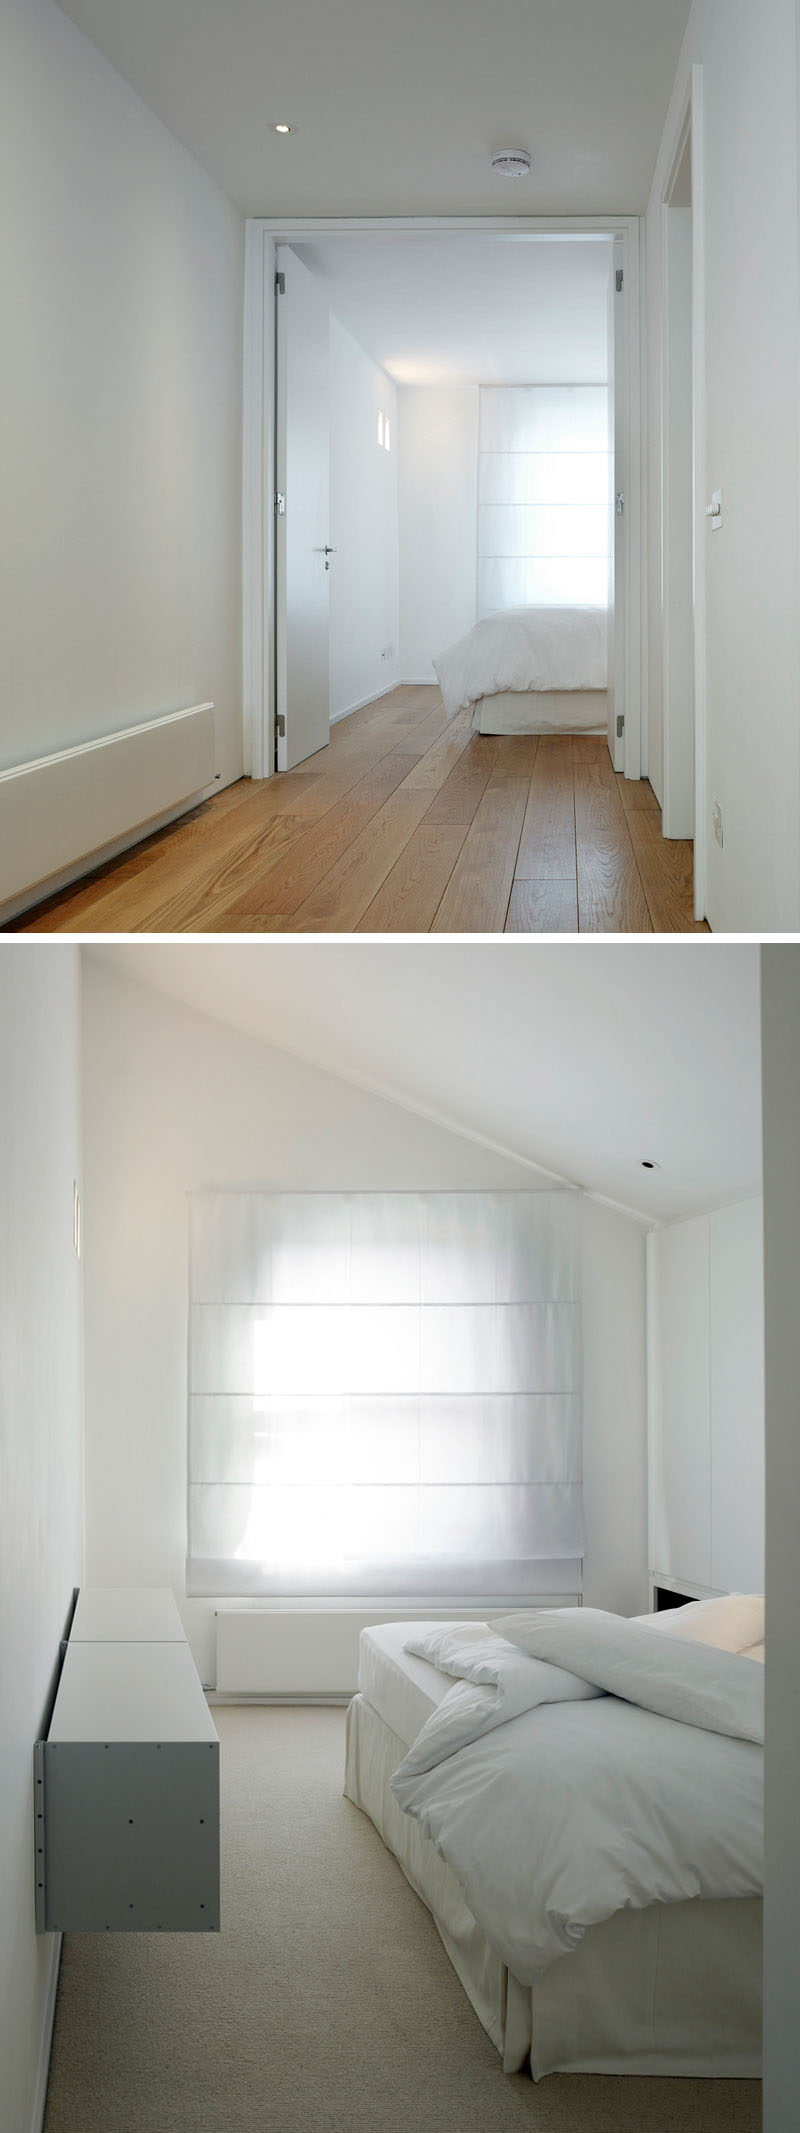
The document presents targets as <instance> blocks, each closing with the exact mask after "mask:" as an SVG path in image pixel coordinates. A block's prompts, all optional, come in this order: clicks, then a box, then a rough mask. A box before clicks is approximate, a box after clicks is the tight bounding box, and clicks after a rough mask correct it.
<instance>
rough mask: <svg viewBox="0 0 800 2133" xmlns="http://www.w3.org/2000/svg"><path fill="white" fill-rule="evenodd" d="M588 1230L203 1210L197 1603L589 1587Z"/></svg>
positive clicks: (466, 1197) (458, 1211) (493, 1197)
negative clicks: (585, 1459) (583, 1573)
mask: <svg viewBox="0 0 800 2133" xmlns="http://www.w3.org/2000/svg"><path fill="white" fill-rule="evenodd" d="M579 1213H580V1206H579V1200H578V1198H577V1196H576V1195H575V1194H571V1193H567V1192H542V1193H536V1192H534V1193H514V1192H508V1193H415V1192H408V1193H402V1192H401V1193H397V1192H389V1193H358V1192H356V1193H320V1194H315V1193H277V1194H272V1193H198V1194H192V1195H190V1328H189V1561H188V1573H187V1591H188V1592H189V1593H212V1594H215V1595H231V1594H236V1593H240V1594H248V1593H250V1594H269V1595H275V1596H284V1595H285V1596H290V1595H294V1596H306V1597H315V1596H316V1597H326V1598H332V1597H335V1596H336V1595H341V1596H349V1595H353V1596H356V1595H358V1594H369V1595H370V1596H371V1597H376V1596H378V1595H381V1596H383V1597H389V1596H392V1595H398V1594H402V1595H404V1596H407V1597H411V1596H413V1595H415V1594H420V1595H421V1594H424V1595H426V1596H428V1595H429V1596H433V1595H435V1594H436V1593H437V1592H438V1593H442V1594H445V1593H446V1594H447V1595H449V1596H450V1597H457V1596H461V1595H463V1596H464V1597H467V1596H468V1595H481V1596H483V1595H487V1594H489V1593H497V1594H502V1595H504V1596H511V1595H516V1594H526V1593H529V1592H537V1593H540V1592H559V1591H570V1592H575V1591H579V1590H580V1558H581V1556H582V1553H583V1537H582V1510H581V1324H580V1284H579V1267H580V1254H579V1227H578V1226H579Z"/></svg>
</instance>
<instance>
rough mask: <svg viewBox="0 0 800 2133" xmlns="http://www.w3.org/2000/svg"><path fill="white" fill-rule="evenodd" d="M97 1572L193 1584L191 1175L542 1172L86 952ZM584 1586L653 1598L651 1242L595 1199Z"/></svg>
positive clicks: (196, 1603) (282, 1183)
mask: <svg viewBox="0 0 800 2133" xmlns="http://www.w3.org/2000/svg"><path fill="white" fill-rule="evenodd" d="M84 1001H85V1017H84V1057H85V1078H84V1121H85V1142H86V1158H85V1160H86V1204H85V1216H84V1235H85V1254H84V1256H85V1279H86V1295H85V1311H86V1469H87V1513H86V1516H87V1542H86V1545H87V1564H86V1575H87V1581H88V1582H90V1583H95V1584H104V1583H109V1584H125V1583H131V1584H134V1585H135V1584H167V1585H170V1586H172V1587H173V1589H174V1591H175V1593H176V1596H177V1597H178V1599H179V1601H180V1602H181V1605H182V1611H183V1614H184V1619H185V1622H186V1626H187V1630H188V1633H189V1635H190V1638H191V1640H192V1646H193V1649H194V1652H195V1656H196V1658H197V1661H198V1664H199V1666H200V1669H201V1672H202V1676H203V1679H204V1680H205V1681H211V1680H213V1678H214V1617H213V1603H212V1602H210V1601H207V1600H193V1601H190V1602H187V1601H186V1600H185V1598H184V1589H185V1576H184V1570H185V1548H186V1309H187V1217H186V1193H187V1191H188V1190H189V1189H191V1188H195V1187H200V1186H231V1187H234V1186H238V1187H247V1186H252V1185H253V1184H256V1183H257V1184H260V1185H263V1186H266V1187H270V1188H273V1189H283V1190H286V1189H289V1190H292V1189H296V1190H298V1191H301V1190H304V1189H305V1190H307V1189H309V1188H311V1187H316V1188H320V1189H322V1190H325V1189H337V1188H347V1187H362V1188H369V1187H383V1188H391V1187H393V1186H394V1187H401V1186H406V1187H408V1186H414V1185H419V1186H426V1187H428V1188H437V1187H439V1188H441V1189H443V1190H444V1189H452V1188H458V1187H461V1188H473V1189H479V1188H492V1187H508V1188H512V1189H513V1188H514V1187H515V1186H517V1187H520V1188H524V1189H530V1187H531V1183H532V1180H533V1179H534V1174H533V1173H531V1171H530V1170H528V1169H527V1168H525V1167H524V1166H522V1165H517V1164H516V1163H514V1162H511V1161H508V1160H506V1159H504V1158H501V1157H499V1156H497V1155H494V1154H492V1153H491V1152H490V1151H488V1150H484V1149H482V1148H481V1147H479V1146H477V1145H476V1144H475V1143H474V1142H471V1141H468V1140H466V1139H463V1138H461V1137H460V1136H459V1135H458V1134H457V1133H453V1132H450V1131H448V1130H447V1129H445V1128H442V1127H440V1126H436V1125H432V1124H430V1123H428V1122H427V1121H426V1120H423V1119H421V1118H419V1117H417V1116H415V1115H414V1114H413V1113H410V1112H407V1111H405V1110H403V1109H401V1108H400V1107H399V1106H398V1105H396V1104H391V1103H387V1102H385V1101H384V1100H382V1099H380V1098H378V1097H372V1096H369V1095H366V1094H365V1093H364V1092H363V1091H361V1090H358V1089H355V1088H353V1087H352V1086H351V1085H350V1084H349V1083H346V1082H344V1081H341V1080H339V1079H337V1078H336V1077H334V1076H332V1075H330V1074H325V1073H323V1072H321V1071H318V1070H317V1069H315V1068H312V1067H309V1066H306V1065H304V1064H303V1063H302V1062H301V1061H299V1060H297V1059H294V1058H292V1057H290V1056H289V1055H287V1054H283V1053H281V1052H278V1051H274V1050H271V1049H269V1048H267V1047H266V1046H262V1045H260V1044H258V1043H256V1042H254V1041H253V1040H252V1039H250V1038H247V1037H243V1036H240V1035H238V1034H237V1033H235V1032H233V1031H231V1030H228V1029H226V1028H225V1027H224V1026H223V1025H222V1024H221V1023H216V1022H213V1021H211V1020H209V1019H207V1018H206V1017H204V1016H201V1015H197V1014H196V1013H194V1012H193V1011H192V1010H190V1009H187V1008H183V1007H180V1006H178V1005H177V1004H174V1003H172V1002H171V1001H169V1000H167V999H165V998H163V997H162V996H160V995H158V994H156V993H154V992H152V991H150V990H149V988H147V987H145V986H140V985H137V984H136V983H133V982H130V981H129V980H127V979H126V978H123V977H120V976H119V974H118V973H117V972H116V971H112V970H110V969H109V968H107V967H106V966H104V965H102V964H100V963H96V962H91V961H90V962H89V963H88V964H87V965H86V967H85V974H84ZM586 1214H587V1220H586V1237H585V1254H584V1314H585V1339H584V1374H585V1489H586V1515H587V1526H588V1533H589V1542H588V1547H587V1554H586V1566H585V1582H586V1598H587V1601H589V1602H590V1603H594V1604H595V1605H601V1606H608V1607H612V1608H619V1609H621V1610H628V1611H633V1610H635V1609H636V1608H641V1607H643V1606H644V1605H645V1604H646V1590H647V1586H646V1578H647V1510H646V1491H647V1479H646V1424H645V1302H644V1297H645V1286H644V1283H645V1275H644V1261H645V1245H644V1231H643V1228H642V1226H641V1225H640V1224H638V1223H636V1222H633V1221H630V1220H628V1219H627V1218H626V1217H624V1216H621V1215H617V1214H615V1213H613V1212H612V1211H611V1210H610V1209H607V1208H604V1207H601V1206H599V1205H595V1204H593V1203H591V1202H590V1203H587V1209H586Z"/></svg>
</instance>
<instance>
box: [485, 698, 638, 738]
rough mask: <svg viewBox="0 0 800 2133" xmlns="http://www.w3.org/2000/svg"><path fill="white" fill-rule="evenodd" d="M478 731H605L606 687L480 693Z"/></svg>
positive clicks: (606, 722)
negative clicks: (491, 694)
mask: <svg viewBox="0 0 800 2133" xmlns="http://www.w3.org/2000/svg"><path fill="white" fill-rule="evenodd" d="M472 724H473V729H474V731H475V732H476V733H605V732H606V730H607V726H608V696H607V693H606V691H605V689H504V690H501V691H500V692H499V693H498V695H496V696H481V697H479V699H478V702H477V703H476V705H475V710H474V713H473V719H472Z"/></svg>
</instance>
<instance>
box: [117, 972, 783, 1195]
mask: <svg viewBox="0 0 800 2133" xmlns="http://www.w3.org/2000/svg"><path fill="white" fill-rule="evenodd" d="M84 953H85V954H87V955H90V956H97V957H100V958H101V959H102V960H103V961H105V962H109V963H112V964H113V965H115V966H116V968H117V969H120V970H122V971H124V972H125V973H126V975H127V976H128V977H132V978H134V979H137V980H139V981H141V982H142V983H145V984H148V985H152V986H154V987H155V988H156V989H157V990H158V991H161V992H164V993H167V994H168V995H170V996H171V997H173V998H175V999H177V1000H180V1001H182V1002H184V1003H185V1004H186V1005H188V1006H191V1007H194V1008H197V1009H200V1010H201V1011H202V1013H204V1014H206V1015H211V1016H213V1017H214V1018H215V1019H216V1020H219V1021H222V1022H226V1023H228V1024H230V1025H231V1026H232V1027H233V1028H235V1029H238V1030H243V1031H246V1032H247V1033H248V1034H249V1035H250V1036H253V1037H256V1038H260V1039H261V1040H262V1041H263V1042H265V1043H268V1044H273V1045H278V1046H280V1047H281V1048H283V1049H285V1050H287V1051H289V1052H294V1053H297V1054H298V1055H300V1056H301V1057H303V1058H304V1059H309V1060H312V1061H314V1063H315V1064H317V1065H320V1066H324V1067H326V1068H328V1069H331V1070H332V1071H334V1072H336V1073H338V1074H341V1075H343V1076H344V1077H345V1078H346V1079H348V1080H350V1081H355V1082H357V1083H359V1084H360V1085H362V1086H365V1087H369V1088H371V1089H373V1090H376V1091H378V1092H379V1093H381V1094H382V1095H385V1096H389V1097H391V1098H393V1099H394V1100H395V1101H397V1102H400V1103H403V1104H407V1105H409V1106H410V1107H411V1108H413V1109H415V1110H422V1111H424V1112H425V1113H427V1114H428V1115H433V1116H436V1117H439V1118H440V1119H441V1120H442V1121H443V1122H445V1123H447V1124H449V1125H451V1126H454V1127H456V1128H459V1129H461V1130H463V1131H465V1132H467V1133H469V1134H472V1135H476V1136H478V1137H479V1138H480V1139H483V1140H486V1141H489V1142H491V1143H493V1144H495V1145H496V1146H499V1147H502V1148H503V1149H504V1150H505V1151H506V1152H510V1153H513V1154H515V1155H518V1156H522V1157H524V1158H526V1159H527V1160H528V1161H530V1162H534V1163H537V1164H541V1165H543V1166H544V1167H545V1168H546V1169H548V1170H551V1171H555V1172H557V1173H559V1174H560V1175H561V1176H563V1177H566V1178H569V1179H570V1180H572V1181H573V1182H574V1183H578V1184H581V1185H583V1186H585V1187H586V1188H587V1189H588V1190H590V1191H592V1192H595V1193H600V1194H603V1195H605V1196H606V1197H608V1198H610V1199H612V1200H615V1201H617V1202H619V1203H620V1204H622V1205H624V1206H627V1207H631V1208H634V1209H636V1210H637V1211H638V1212H640V1213H641V1214H643V1215H645V1216H651V1217H657V1218H662V1219H669V1218H670V1217H674V1216H676V1215H681V1214H690V1213H694V1212H696V1211H698V1210H699V1209H701V1208H705V1207H710V1206H716V1205H721V1204H722V1203H723V1202H725V1201H729V1200H736V1199H741V1198H745V1197H747V1195H748V1194H750V1193H753V1192H757V1191H758V1190H759V1189H760V1178H761V1112H760V1035H759V997H758V984H759V978H758V948H757V947H756V946H755V945H754V946H749V945H742V946H740V945H738V944H725V943H723V944H720V945H718V946H716V945H715V946H713V947H712V946H711V945H710V944H709V943H707V942H703V941H700V940H695V941H694V942H693V943H691V944H690V943H689V942H683V943H681V945H680V946H677V945H676V946H672V945H670V944H664V945H655V946H654V945H652V944H649V945H638V944H630V945H628V944H625V943H617V942H608V943H600V942H590V943H587V945H586V946H585V947H582V946H581V945H580V944H579V943H576V942H571V943H569V944H558V943H557V942H554V943H553V944H549V943H546V942H536V943H533V942H514V941H509V942H505V943H501V942H491V943H487V944H485V945H484V944H483V943H475V942H464V943H460V942H456V943H447V944H445V943H441V942H435V943H430V944H427V943H418V944H413V945H406V944H404V943H399V942H398V943H392V944H388V943H387V944H383V943H378V944H373V943H371V942H364V943H359V944H357V945H356V944H350V943H346V942H345V943H339V942H336V943H334V942H326V943H325V944H324V945H323V944H317V943H315V942H296V941H295V942H288V941H287V942H282V941H279V940H276V939H274V940H271V941H270V943H269V945H267V944H265V943H261V942H256V943H254V944H252V945H249V944H246V943H244V942H242V943H234V942H226V943H225V944H224V945H222V944H221V945H219V946H217V945H216V944H206V943H204V942H198V943H196V944H194V943H191V942H181V943H178V944H173V943H154V942H147V943H144V942H143V943H141V944H139V943H132V944H127V945H118V946H102V947H92V948H90V949H89V948H87V949H85V950H84ZM642 1157H652V1158H655V1160H656V1161H657V1162H658V1163H660V1164H661V1169H660V1170H657V1171H644V1170H642V1169H641V1167H640V1163H641V1159H642Z"/></svg>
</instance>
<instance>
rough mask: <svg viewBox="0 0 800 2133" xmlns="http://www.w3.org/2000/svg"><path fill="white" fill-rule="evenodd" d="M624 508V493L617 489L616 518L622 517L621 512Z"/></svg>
mask: <svg viewBox="0 0 800 2133" xmlns="http://www.w3.org/2000/svg"><path fill="white" fill-rule="evenodd" d="M624 510H625V496H624V493H623V491H622V489H618V490H617V518H622V515H623V512H624Z"/></svg>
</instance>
